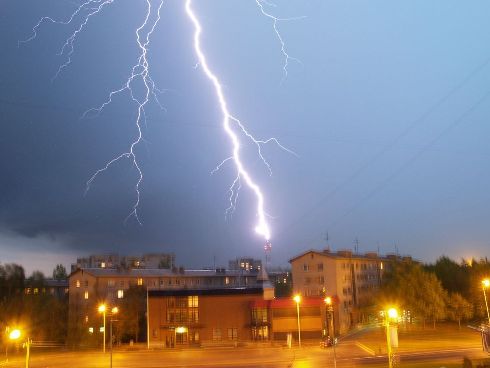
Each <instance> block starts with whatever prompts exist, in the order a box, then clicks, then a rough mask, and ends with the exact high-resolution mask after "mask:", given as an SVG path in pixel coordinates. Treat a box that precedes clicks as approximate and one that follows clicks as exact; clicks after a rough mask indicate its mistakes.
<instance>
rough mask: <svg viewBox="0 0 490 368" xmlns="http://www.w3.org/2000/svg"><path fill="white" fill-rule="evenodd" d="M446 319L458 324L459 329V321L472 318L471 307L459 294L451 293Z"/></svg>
mask: <svg viewBox="0 0 490 368" xmlns="http://www.w3.org/2000/svg"><path fill="white" fill-rule="evenodd" d="M447 315H448V317H449V318H450V319H451V320H453V321H457V322H458V326H459V328H460V329H461V321H462V320H468V319H470V318H472V317H473V306H472V305H471V303H470V302H468V301H467V300H466V299H465V298H463V296H462V295H461V294H459V293H451V294H450V295H449V300H448V303H447Z"/></svg>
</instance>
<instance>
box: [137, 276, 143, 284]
mask: <svg viewBox="0 0 490 368" xmlns="http://www.w3.org/2000/svg"><path fill="white" fill-rule="evenodd" d="M141 285H143V279H142V278H141V277H140V278H138V286H141Z"/></svg>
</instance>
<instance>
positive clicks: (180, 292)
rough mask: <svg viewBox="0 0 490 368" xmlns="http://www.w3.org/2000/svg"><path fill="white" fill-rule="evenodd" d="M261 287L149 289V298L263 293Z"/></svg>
mask: <svg viewBox="0 0 490 368" xmlns="http://www.w3.org/2000/svg"><path fill="white" fill-rule="evenodd" d="M263 292H264V290H263V289H262V288H261V287H238V288H236V287H235V288H209V289H206V288H200V289H165V290H151V289H150V290H148V297H149V298H156V297H161V296H191V295H260V296H261V295H262V294H263Z"/></svg>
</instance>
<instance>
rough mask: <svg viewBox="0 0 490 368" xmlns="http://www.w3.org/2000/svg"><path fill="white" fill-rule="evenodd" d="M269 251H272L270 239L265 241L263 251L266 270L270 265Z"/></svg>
mask: <svg viewBox="0 0 490 368" xmlns="http://www.w3.org/2000/svg"><path fill="white" fill-rule="evenodd" d="M271 252H272V243H271V242H270V240H266V241H265V245H264V253H265V267H266V270H268V269H269V270H270V265H271Z"/></svg>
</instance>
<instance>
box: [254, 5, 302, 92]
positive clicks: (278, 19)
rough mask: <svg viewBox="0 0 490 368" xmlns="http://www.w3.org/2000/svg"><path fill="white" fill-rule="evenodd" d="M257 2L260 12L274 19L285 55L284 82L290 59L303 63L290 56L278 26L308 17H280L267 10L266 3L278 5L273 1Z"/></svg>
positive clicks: (275, 30)
mask: <svg viewBox="0 0 490 368" xmlns="http://www.w3.org/2000/svg"><path fill="white" fill-rule="evenodd" d="M255 3H256V4H257V6H258V7H259V9H260V12H261V13H262V14H263V15H264V16H265V17H267V18H269V19H271V20H272V28H273V29H274V33H275V34H276V37H277V39H278V40H279V43H280V45H281V53H282V55H283V56H284V64H283V66H282V70H283V77H282V81H281V83H282V82H284V81H285V80H286V78H287V77H288V66H289V61H290V60H293V61H296V62H297V63H299V64H302V63H301V61H300V60H299V59H297V58H295V57H292V56H290V55H289V54H288V52H287V50H286V43H285V42H284V39H283V38H282V36H281V33H280V32H279V29H278V28H277V24H278V23H279V22H284V21H291V20H299V19H304V18H306V17H305V16H300V17H290V18H278V17H276V16H274V15H272V14H271V13H269V12H267V11H266V10H265V7H264V5H267V6H269V7H276V5H275V4H273V3H271V2H269V1H266V0H255Z"/></svg>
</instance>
